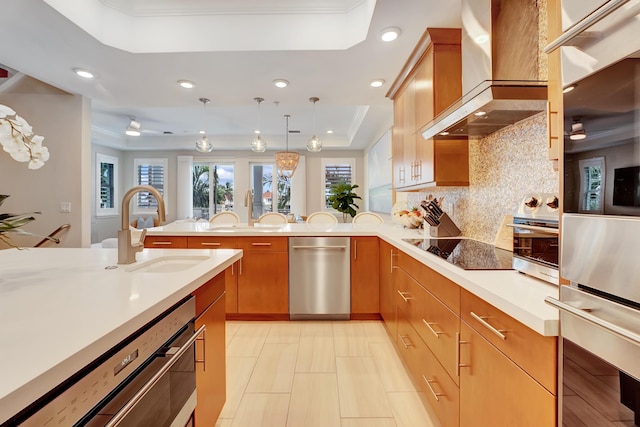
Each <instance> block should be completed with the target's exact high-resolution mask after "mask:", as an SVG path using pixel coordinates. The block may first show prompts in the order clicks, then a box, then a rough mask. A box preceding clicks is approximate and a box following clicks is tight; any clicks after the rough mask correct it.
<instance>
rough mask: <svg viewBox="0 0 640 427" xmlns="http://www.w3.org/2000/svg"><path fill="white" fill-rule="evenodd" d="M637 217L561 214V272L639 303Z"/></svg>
mask: <svg viewBox="0 0 640 427" xmlns="http://www.w3.org/2000/svg"><path fill="white" fill-rule="evenodd" d="M639 236H640V218H637V217H616V216H603V215H581V214H564V215H563V216H562V239H561V244H560V254H561V257H560V259H561V260H562V263H561V266H560V270H561V271H560V273H561V276H562V277H564V278H566V279H568V280H570V281H572V282H575V283H580V284H582V285H586V286H588V287H591V288H594V289H598V290H600V291H603V292H606V293H608V294H611V295H616V296H618V297H620V298H624V299H627V300H630V301H634V302H636V303H640V261H639V258H638V254H640V237H639Z"/></svg>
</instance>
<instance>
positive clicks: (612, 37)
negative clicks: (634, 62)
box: [545, 0, 640, 86]
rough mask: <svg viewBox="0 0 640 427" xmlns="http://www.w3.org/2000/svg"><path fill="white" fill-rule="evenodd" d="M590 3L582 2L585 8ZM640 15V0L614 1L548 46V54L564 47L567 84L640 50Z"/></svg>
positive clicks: (564, 70)
mask: <svg viewBox="0 0 640 427" xmlns="http://www.w3.org/2000/svg"><path fill="white" fill-rule="evenodd" d="M575 2H576V1H572V3H575ZM563 3H565V2H563ZM580 3H582V0H580ZM590 3H591V2H590ZM588 6H589V5H586V7H585V6H583V5H582V4H580V7H583V10H588ZM638 14H640V0H610V1H608V2H606V3H605V4H604V5H603V6H602V7H600V8H598V9H596V10H595V11H594V12H593V13H591V14H589V15H587V16H586V17H585V18H584V19H583V20H582V21H579V22H577V23H576V24H575V25H573V26H572V27H571V28H569V29H568V30H567V31H565V32H564V33H563V35H562V36H560V37H559V38H558V39H557V40H554V41H553V42H552V43H551V44H550V45H549V46H547V47H546V48H545V52H547V53H548V52H550V51H552V50H554V49H555V48H557V47H558V46H562V47H561V52H560V53H561V58H562V59H561V60H562V84H563V86H566V85H569V84H571V83H575V82H576V81H578V80H580V79H582V78H584V77H586V76H588V75H590V74H592V73H594V72H596V71H598V70H600V69H602V68H604V67H606V66H608V65H610V64H613V63H614V62H617V61H619V60H621V59H622V58H625V57H627V56H629V55H631V54H633V53H634V52H637V51H638V50H640V37H638V34H640V18H639V17H638Z"/></svg>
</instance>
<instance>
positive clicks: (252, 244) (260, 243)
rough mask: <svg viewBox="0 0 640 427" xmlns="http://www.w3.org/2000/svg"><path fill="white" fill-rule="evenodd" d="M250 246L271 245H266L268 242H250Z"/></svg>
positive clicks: (268, 244)
mask: <svg viewBox="0 0 640 427" xmlns="http://www.w3.org/2000/svg"><path fill="white" fill-rule="evenodd" d="M251 246H271V243H268V242H252V243H251Z"/></svg>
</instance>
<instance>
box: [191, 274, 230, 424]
mask: <svg viewBox="0 0 640 427" xmlns="http://www.w3.org/2000/svg"><path fill="white" fill-rule="evenodd" d="M193 295H194V296H195V298H196V313H197V317H196V321H195V326H196V329H197V328H200V327H201V326H202V325H206V331H205V333H204V336H203V337H202V339H199V340H198V341H196V361H197V363H196V387H197V390H198V403H197V406H196V411H195V425H196V426H211V425H214V424H215V422H216V420H217V419H218V416H219V415H220V412H221V411H222V407H223V406H224V403H225V401H226V360H225V359H226V353H225V346H226V338H225V275H224V273H221V274H219V275H217V276H216V277H214V278H213V279H211V280H210V281H209V282H207V283H206V284H205V285H203V286H201V287H200V288H198V290H196V291H195V292H194V293H193Z"/></svg>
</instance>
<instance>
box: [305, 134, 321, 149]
mask: <svg viewBox="0 0 640 427" xmlns="http://www.w3.org/2000/svg"><path fill="white" fill-rule="evenodd" d="M321 150H322V141H320V139H318V137H317V136H315V135H313V136H312V137H311V138H310V139H309V141H307V151H311V152H312V153H317V152H318V151H321Z"/></svg>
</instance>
